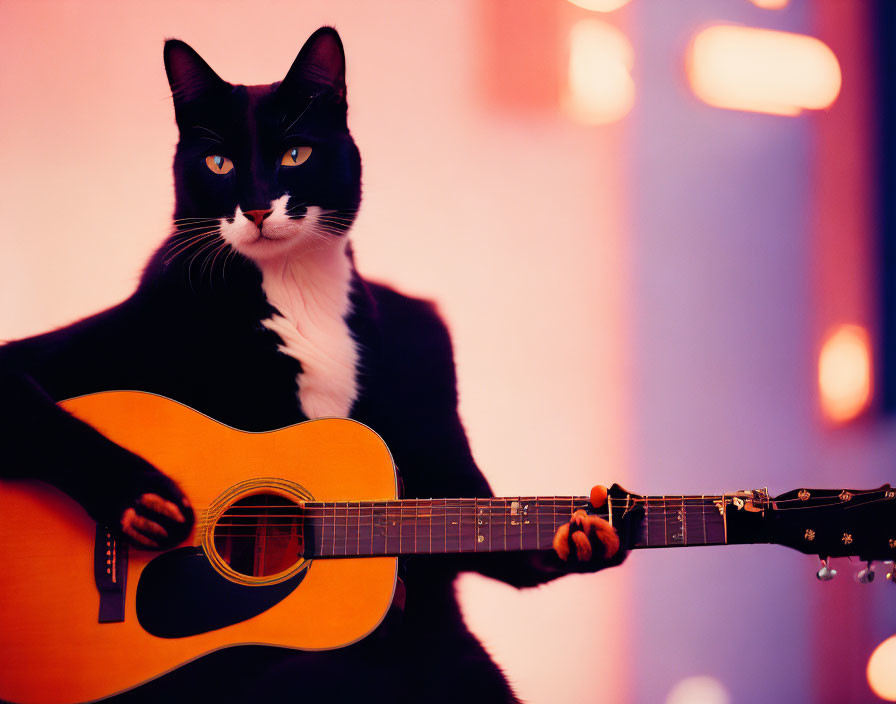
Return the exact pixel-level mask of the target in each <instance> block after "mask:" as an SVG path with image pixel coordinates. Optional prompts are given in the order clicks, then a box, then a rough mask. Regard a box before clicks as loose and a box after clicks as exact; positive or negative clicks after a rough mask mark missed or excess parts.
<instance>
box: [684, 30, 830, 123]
mask: <svg viewBox="0 0 896 704" xmlns="http://www.w3.org/2000/svg"><path fill="white" fill-rule="evenodd" d="M687 74H688V79H689V81H690V83H691V89H692V90H693V91H694V93H695V94H696V95H697V97H698V98H700V99H701V100H703V101H704V102H705V103H708V104H709V105H713V106H715V107H720V108H728V109H730V110H747V111H751V112H763V113H769V114H773V115H790V116H795V115H799V114H800V112H801V111H802V110H808V109H812V110H819V109H822V108H826V107H828V106H830V105H831V104H832V103H833V102H834V100H836V98H837V96H838V95H839V93H840V85H841V81H842V76H841V74H840V64H839V62H838V61H837V57H836V56H834V52H832V51H831V50H830V48H829V47H828V46H827V44H825V43H824V42H822V41H820V40H819V39H816V38H815V37H809V36H806V35H804V34H792V33H790V32H776V31H772V30H769V29H758V28H756V27H737V26H733V25H715V26H712V27H708V28H707V29H704V30H703V31H701V32H700V33H699V34H697V36H696V37H695V38H694V40H693V41H692V42H691V47H690V50H689V51H688V58H687Z"/></svg>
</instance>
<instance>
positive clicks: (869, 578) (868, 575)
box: [856, 560, 874, 584]
mask: <svg viewBox="0 0 896 704" xmlns="http://www.w3.org/2000/svg"><path fill="white" fill-rule="evenodd" d="M856 581H857V582H858V583H859V584H870V583H871V582H873V581H874V565H872V564H871V561H870V560H869V561H868V562H867V563H866V566H865V569H862V570H859V571H858V572H857V573H856Z"/></svg>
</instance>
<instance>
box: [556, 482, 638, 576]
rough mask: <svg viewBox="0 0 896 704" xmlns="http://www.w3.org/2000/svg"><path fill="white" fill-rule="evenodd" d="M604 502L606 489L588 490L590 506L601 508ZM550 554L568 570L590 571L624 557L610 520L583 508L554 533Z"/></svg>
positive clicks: (608, 565) (617, 535) (617, 561)
mask: <svg viewBox="0 0 896 704" xmlns="http://www.w3.org/2000/svg"><path fill="white" fill-rule="evenodd" d="M606 503H607V488H606V487H605V486H600V485H598V486H595V487H594V488H593V489H591V505H592V506H593V507H594V508H595V509H598V508H601V507H602V506H604V505H605V504H606ZM553 547H554V553H553V554H554V555H556V557H557V558H559V559H560V561H561V562H562V563H563V564H562V566H560V568H561V569H565V570H567V571H570V572H593V571H596V570H599V569H603V568H604V567H611V566H614V565H618V564H620V563H621V562H622V561H623V560H624V559H625V556H626V551H625V550H624V549H623V548H622V543H621V542H620V540H619V534H618V533H617V532H616V529H615V528H614V527H613V526H612V525H610V523H609V522H608V521H606V520H604V519H603V518H601V517H600V516H596V515H594V514H591V513H588V512H587V511H585V510H584V509H579V510H578V511H576V512H575V513H574V514H573V515H572V518H571V519H570V521H569V523H565V524H563V525H562V526H560V527H559V528H558V529H557V532H556V533H555V534H554V543H553Z"/></svg>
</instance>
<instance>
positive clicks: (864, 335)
mask: <svg viewBox="0 0 896 704" xmlns="http://www.w3.org/2000/svg"><path fill="white" fill-rule="evenodd" d="M818 389H819V392H820V395H821V408H822V410H823V411H824V414H825V415H826V416H827V417H828V418H830V419H831V420H832V421H834V422H838V423H842V422H844V421H847V420H850V419H851V418H855V417H856V416H857V415H858V414H859V413H861V412H862V411H863V410H865V408H866V407H867V406H868V402H869V401H870V400H871V344H870V341H869V337H868V332H867V331H866V330H865V329H864V328H861V327H859V326H857V325H842V326H841V327H839V328H837V329H836V330H835V331H834V332H833V333H832V334H831V335H830V336H828V338H827V340H825V342H824V345H823V346H822V348H821V354H820V355H819V357H818Z"/></svg>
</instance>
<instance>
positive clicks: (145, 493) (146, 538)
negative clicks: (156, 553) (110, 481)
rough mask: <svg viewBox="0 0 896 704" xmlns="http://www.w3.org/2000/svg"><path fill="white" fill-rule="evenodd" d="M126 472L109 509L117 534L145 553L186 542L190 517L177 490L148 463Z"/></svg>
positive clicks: (187, 505)
mask: <svg viewBox="0 0 896 704" xmlns="http://www.w3.org/2000/svg"><path fill="white" fill-rule="evenodd" d="M136 459H138V460H139V459H140V458H136ZM141 462H142V460H141ZM128 473H129V474H130V476H129V477H128V480H127V481H126V482H124V483H123V484H122V485H120V487H119V494H118V501H115V502H113V506H114V508H113V509H112V510H113V511H114V512H115V515H117V516H118V524H119V527H120V529H121V532H122V533H123V534H124V535H125V536H127V537H128V538H129V539H130V541H131V543H133V544H134V545H136V546H137V547H140V548H145V549H148V550H161V549H165V548H171V547H174V546H175V545H178V544H179V543H182V542H183V541H184V540H186V539H187V537H188V536H189V535H190V530H191V529H192V528H193V522H194V515H193V508H192V507H191V506H190V501H189V499H187V497H186V495H185V494H184V493H183V492H182V491H181V490H180V487H178V486H177V484H176V483H175V482H174V481H173V480H172V479H170V478H169V477H167V476H166V475H164V474H162V473H161V472H160V471H159V470H158V469H156V468H155V467H153V466H152V465H151V464H149V463H145V465H143V466H140V467H138V468H136V469H129V472H128Z"/></svg>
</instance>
